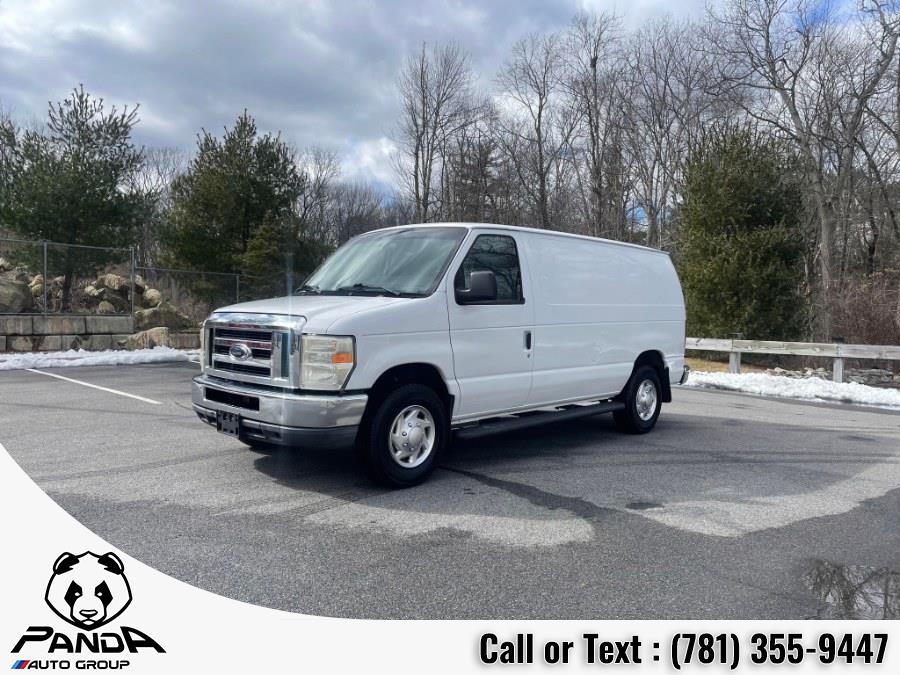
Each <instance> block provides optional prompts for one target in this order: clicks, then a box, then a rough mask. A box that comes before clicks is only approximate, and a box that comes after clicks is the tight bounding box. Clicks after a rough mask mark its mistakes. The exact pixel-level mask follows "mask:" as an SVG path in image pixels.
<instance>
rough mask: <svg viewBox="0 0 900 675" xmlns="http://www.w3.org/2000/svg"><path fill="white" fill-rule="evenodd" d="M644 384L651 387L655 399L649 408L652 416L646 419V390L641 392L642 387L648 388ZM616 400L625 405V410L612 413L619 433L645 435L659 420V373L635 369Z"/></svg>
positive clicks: (660, 400)
mask: <svg viewBox="0 0 900 675" xmlns="http://www.w3.org/2000/svg"><path fill="white" fill-rule="evenodd" d="M645 383H649V385H652V387H653V388H652V392H653V396H654V397H655V405H653V406H651V408H652V410H653V414H652V416H650V417H647V412H649V411H648V410H647V409H646V406H647V405H648V399H647V397H646V396H645V393H646V390H644V392H642V387H647V386H649V385H647V384H645ZM617 400H620V401H622V402H623V403H624V404H625V410H619V411H617V412H614V413H613V418H614V419H615V421H616V427H618V429H619V431H624V432H626V433H629V434H646V433H647V432H648V431H650V430H651V429H652V428H653V427H654V426H656V420H657V419H658V418H659V411H660V408H662V387H661V385H660V382H659V373H657V372H656V369H655V368H652V367H651V366H640V367H639V368H636V369H635V371H634V372H633V373H632V374H631V378H630V379H629V380H628V384H626V385H625V389H623V390H622V393H621V394H619V396H618V397H617Z"/></svg>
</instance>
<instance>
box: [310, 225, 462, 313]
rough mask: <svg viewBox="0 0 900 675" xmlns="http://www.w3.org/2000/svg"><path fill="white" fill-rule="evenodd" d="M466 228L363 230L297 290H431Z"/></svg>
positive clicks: (319, 292) (334, 292)
mask: <svg viewBox="0 0 900 675" xmlns="http://www.w3.org/2000/svg"><path fill="white" fill-rule="evenodd" d="M465 234H466V230H465V228H462V227H420V228H410V229H404V230H388V231H384V232H372V233H369V234H363V235H360V236H358V237H356V238H354V239H351V240H350V241H348V242H347V243H346V244H344V245H343V246H341V247H340V248H339V249H338V250H337V251H335V252H334V253H333V254H332V255H331V256H330V257H329V258H328V259H327V260H326V261H325V262H324V263H322V266H321V267H319V269H317V270H316V271H315V272H313V273H312V275H311V276H310V277H309V278H308V279H307V280H306V283H305V284H303V286H301V287H300V288H299V289H297V293H302V294H314V295H392V296H398V297H400V296H402V297H421V296H425V295H429V294H430V293H432V292H433V291H434V289H435V288H436V287H437V284H438V282H439V281H440V277H441V276H442V275H443V273H444V270H446V269H447V265H448V264H449V263H450V258H451V257H452V256H453V254H454V253H455V252H456V249H457V248H458V247H459V244H460V242H461V241H462V240H463V237H464V236H465Z"/></svg>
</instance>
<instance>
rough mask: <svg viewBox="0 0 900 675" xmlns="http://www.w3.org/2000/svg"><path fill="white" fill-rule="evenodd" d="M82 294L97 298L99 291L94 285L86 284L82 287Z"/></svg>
mask: <svg viewBox="0 0 900 675" xmlns="http://www.w3.org/2000/svg"><path fill="white" fill-rule="evenodd" d="M84 295H85V297H87V298H99V297H100V291H99V290H98V289H97V287H96V286H92V285H88V286H85V287H84Z"/></svg>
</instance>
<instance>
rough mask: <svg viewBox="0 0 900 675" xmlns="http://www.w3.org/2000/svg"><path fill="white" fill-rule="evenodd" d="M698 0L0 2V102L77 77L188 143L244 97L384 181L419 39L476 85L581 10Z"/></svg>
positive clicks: (290, 135)
mask: <svg viewBox="0 0 900 675" xmlns="http://www.w3.org/2000/svg"><path fill="white" fill-rule="evenodd" d="M702 5H703V0H628V1H627V2H625V1H624V0H589V1H586V0H498V1H496V2H492V1H490V0H482V1H477V0H472V1H469V0H442V1H439V2H429V1H428V0H397V1H395V2H378V1H375V0H370V1H369V2H365V1H362V0H332V1H331V2H329V1H327V0H268V1H264V0H257V1H252V0H230V1H222V2H200V1H198V0H182V1H181V2H165V1H164V0H118V1H115V2H113V1H111V0H0V110H5V111H7V112H11V113H12V114H13V115H14V116H15V117H16V118H18V119H24V120H32V119H37V118H43V117H44V116H45V112H46V108H47V102H48V101H49V100H59V99H61V98H63V97H65V96H66V94H67V92H68V91H70V90H71V89H72V88H73V87H74V86H76V85H77V84H78V83H83V84H84V86H85V88H86V89H87V90H88V91H90V92H91V93H92V94H95V95H98V96H102V97H103V98H104V99H106V101H107V102H109V103H114V104H117V105H120V106H121V105H123V104H134V103H140V106H141V107H140V120H141V121H140V124H139V126H138V131H137V140H138V141H139V142H140V143H144V144H147V145H154V146H174V147H181V148H184V149H188V150H189V149H190V148H191V147H192V146H193V143H194V139H195V136H196V133H197V132H198V131H199V129H200V128H201V127H203V128H206V129H209V130H220V129H222V127H223V126H224V125H226V124H231V122H232V121H233V120H234V118H235V116H236V115H237V114H238V113H239V112H240V111H241V110H243V109H244V108H247V109H248V110H249V111H250V112H251V114H253V115H254V116H255V117H256V119H257V121H258V123H259V126H260V127H261V128H262V129H263V130H271V131H281V132H282V134H283V136H284V137H285V138H286V139H288V140H290V141H291V142H293V143H294V144H296V145H297V146H298V147H304V146H307V145H319V146H322V147H324V148H327V149H331V150H333V151H335V152H337V153H338V154H339V156H340V157H341V159H342V163H343V166H344V171H345V174H347V175H349V176H351V177H358V178H363V179H366V180H376V181H384V182H388V181H389V180H390V177H391V168H390V161H389V155H390V152H391V143H390V140H389V138H390V134H391V131H392V128H393V126H394V123H395V119H396V115H397V109H398V102H397V95H396V88H395V81H396V77H397V72H398V68H399V65H400V63H401V61H402V59H403V58H404V56H405V55H406V54H408V53H409V52H410V51H412V50H414V49H416V48H417V47H418V46H419V45H420V44H421V43H422V42H423V41H424V42H428V43H435V42H444V41H448V40H454V41H456V42H458V43H460V44H461V45H462V46H463V47H464V48H466V49H467V50H468V51H469V52H470V53H471V55H472V60H473V64H474V66H475V68H476V69H477V70H478V71H479V73H481V75H482V78H483V80H484V82H485V84H489V83H490V80H491V78H492V77H493V75H494V73H495V72H496V70H497V68H498V67H499V65H500V64H501V63H502V61H503V59H504V58H505V57H506V55H507V53H508V51H509V48H510V46H511V45H512V43H513V42H515V40H517V39H518V38H520V37H522V36H523V35H525V34H526V33H528V32H531V31H545V30H552V29H555V28H560V27H563V26H565V25H566V24H567V23H568V22H569V20H570V19H571V18H572V16H573V15H574V14H575V13H576V12H578V11H579V10H580V9H583V8H585V7H597V8H599V9H606V10H610V11H616V12H618V13H619V14H621V15H623V17H624V21H625V23H626V25H631V26H633V25H637V24H639V23H640V22H642V21H644V20H646V19H648V18H650V17H652V16H655V15H660V14H662V13H663V12H676V13H677V15H678V16H686V15H692V14H696V13H698V12H700V11H702Z"/></svg>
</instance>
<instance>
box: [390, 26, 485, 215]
mask: <svg viewBox="0 0 900 675" xmlns="http://www.w3.org/2000/svg"><path fill="white" fill-rule="evenodd" d="M472 79H473V76H472V71H471V68H470V65H469V57H468V55H466V54H465V53H464V52H463V51H462V50H461V49H460V48H459V47H458V46H457V45H455V44H448V45H444V46H440V47H432V48H431V49H429V48H428V47H427V46H426V45H424V44H423V45H422V48H421V50H420V51H419V52H418V53H417V54H415V55H413V56H411V57H410V58H408V59H407V61H406V63H405V64H404V65H403V69H402V71H401V73H400V81H399V88H400V97H401V101H402V114H401V121H400V126H399V128H398V130H397V142H398V145H399V147H400V154H399V157H398V171H399V174H400V176H401V179H402V181H403V183H404V185H405V187H406V188H407V190H408V192H409V194H410V197H411V198H412V201H413V204H414V206H415V218H416V220H418V221H420V222H427V221H428V220H430V219H431V218H432V217H433V215H434V214H435V213H436V212H437V211H438V208H436V207H437V204H436V200H437V199H438V198H439V197H440V195H441V191H440V187H439V186H436V185H435V182H436V181H437V179H438V177H439V173H440V172H439V165H440V163H441V160H442V154H441V153H442V151H443V150H444V149H446V148H447V147H448V144H449V141H450V139H451V138H452V137H453V136H454V135H455V134H456V133H458V132H459V131H460V129H463V128H465V127H466V126H467V125H469V124H471V123H472V121H473V119H474V118H475V117H477V110H476V106H475V105H474V104H473V97H472Z"/></svg>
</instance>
